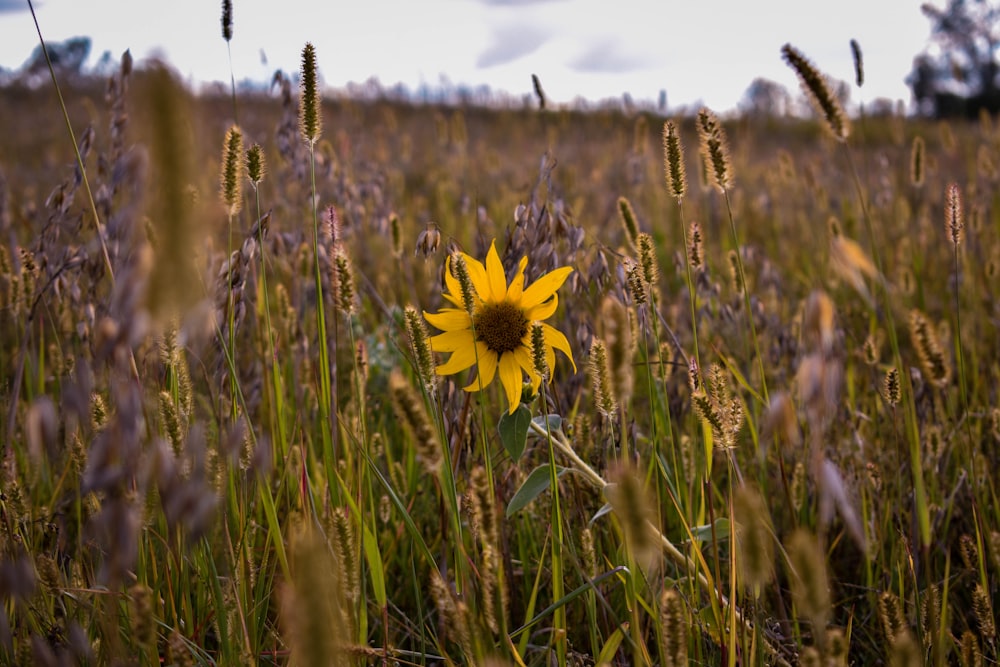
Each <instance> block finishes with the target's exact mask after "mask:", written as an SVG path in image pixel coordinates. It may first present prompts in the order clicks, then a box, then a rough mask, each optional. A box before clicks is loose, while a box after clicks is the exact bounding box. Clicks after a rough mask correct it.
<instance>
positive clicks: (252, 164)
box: [246, 143, 267, 190]
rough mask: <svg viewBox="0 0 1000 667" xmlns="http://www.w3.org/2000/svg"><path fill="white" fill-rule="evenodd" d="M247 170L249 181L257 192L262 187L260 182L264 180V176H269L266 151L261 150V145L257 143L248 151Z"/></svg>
mask: <svg viewBox="0 0 1000 667" xmlns="http://www.w3.org/2000/svg"><path fill="white" fill-rule="evenodd" d="M246 170H247V180H249V181H250V184H251V185H253V187H254V189H255V190H256V189H257V188H258V187H259V186H260V182H261V181H263V180H264V175H265V174H267V162H266V161H265V160H264V149H263V148H261V146H260V144H256V143H255V144H253V145H252V146H250V148H248V149H247V159H246Z"/></svg>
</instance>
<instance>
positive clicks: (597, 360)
mask: <svg viewBox="0 0 1000 667" xmlns="http://www.w3.org/2000/svg"><path fill="white" fill-rule="evenodd" d="M588 370H589V371H590V380H591V383H592V385H593V389H594V404H595V406H596V407H597V409H598V411H599V412H600V413H601V414H602V415H604V417H605V418H607V419H614V416H615V414H616V413H617V412H618V404H617V402H616V401H615V396H614V390H613V389H612V384H611V373H610V371H609V369H608V350H607V347H605V345H604V341H602V340H601V339H599V338H595V339H594V342H593V343H592V344H591V346H590V363H589V364H588Z"/></svg>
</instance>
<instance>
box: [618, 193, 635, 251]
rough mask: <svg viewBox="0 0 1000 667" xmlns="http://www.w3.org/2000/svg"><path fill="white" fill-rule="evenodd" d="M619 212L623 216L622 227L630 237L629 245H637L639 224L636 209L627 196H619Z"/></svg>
mask: <svg viewBox="0 0 1000 667" xmlns="http://www.w3.org/2000/svg"><path fill="white" fill-rule="evenodd" d="M618 214H619V217H621V221H622V227H623V228H624V229H625V236H627V237H628V242H629V245H631V246H632V247H633V248H635V247H636V239H637V238H638V236H639V224H638V223H637V222H636V220H635V211H634V210H633V209H632V204H630V203H629V200H628V199H626V198H625V197H619V198H618Z"/></svg>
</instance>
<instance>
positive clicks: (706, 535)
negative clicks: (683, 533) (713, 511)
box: [691, 519, 729, 543]
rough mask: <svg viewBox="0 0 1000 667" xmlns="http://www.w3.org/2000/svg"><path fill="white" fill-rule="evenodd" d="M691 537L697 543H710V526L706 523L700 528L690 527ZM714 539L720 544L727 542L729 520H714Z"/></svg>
mask: <svg viewBox="0 0 1000 667" xmlns="http://www.w3.org/2000/svg"><path fill="white" fill-rule="evenodd" d="M691 535H692V536H693V537H694V539H696V540H698V541H699V542H711V541H712V524H710V523H706V524H704V525H702V526H692V527H691ZM715 539H716V540H717V541H718V542H720V543H721V542H728V541H729V519H716V520H715Z"/></svg>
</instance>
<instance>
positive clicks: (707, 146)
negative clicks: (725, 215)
mask: <svg viewBox="0 0 1000 667" xmlns="http://www.w3.org/2000/svg"><path fill="white" fill-rule="evenodd" d="M696 122H697V125H698V139H699V145H700V147H701V154H702V157H703V158H704V160H705V164H706V165H707V166H708V176H709V178H710V181H711V184H712V185H714V186H715V187H717V188H718V189H719V190H721V191H723V192H725V191H726V190H728V189H729V188H730V186H731V185H732V184H733V168H732V163H731V161H730V159H729V143H728V141H727V139H726V131H725V129H723V127H722V123H721V122H719V118H718V117H717V116H716V115H715V114H714V113H713V112H712V111H710V110H709V109H707V108H705V107H702V108H701V110H700V111H698V118H697V121H696Z"/></svg>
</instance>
